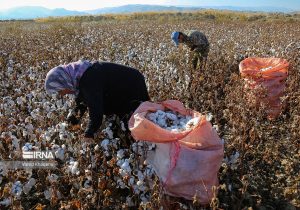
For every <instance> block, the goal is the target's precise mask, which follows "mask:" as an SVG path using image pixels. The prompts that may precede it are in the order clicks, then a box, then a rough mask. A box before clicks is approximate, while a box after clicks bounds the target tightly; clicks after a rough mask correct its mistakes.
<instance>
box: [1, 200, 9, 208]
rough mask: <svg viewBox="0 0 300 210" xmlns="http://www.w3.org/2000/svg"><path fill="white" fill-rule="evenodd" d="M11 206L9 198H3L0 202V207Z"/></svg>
mask: <svg viewBox="0 0 300 210" xmlns="http://www.w3.org/2000/svg"><path fill="white" fill-rule="evenodd" d="M10 204H11V201H10V199H9V198H5V199H4V200H3V201H0V206H5V207H8V206H9V205H10Z"/></svg>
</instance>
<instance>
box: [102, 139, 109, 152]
mask: <svg viewBox="0 0 300 210" xmlns="http://www.w3.org/2000/svg"><path fill="white" fill-rule="evenodd" d="M108 144H109V140H108V139H104V140H103V141H102V142H101V147H103V148H104V149H105V150H108V147H107V146H108Z"/></svg>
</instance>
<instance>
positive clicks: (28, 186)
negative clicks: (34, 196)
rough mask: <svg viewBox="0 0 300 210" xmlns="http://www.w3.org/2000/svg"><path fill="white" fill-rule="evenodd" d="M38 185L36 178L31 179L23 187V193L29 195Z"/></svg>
mask: <svg viewBox="0 0 300 210" xmlns="http://www.w3.org/2000/svg"><path fill="white" fill-rule="evenodd" d="M35 184H36V180H35V179H34V178H30V179H29V181H28V182H26V184H25V185H24V187H23V191H24V193H25V194H28V193H29V192H30V190H31V188H32V187H33V186H34V185H35Z"/></svg>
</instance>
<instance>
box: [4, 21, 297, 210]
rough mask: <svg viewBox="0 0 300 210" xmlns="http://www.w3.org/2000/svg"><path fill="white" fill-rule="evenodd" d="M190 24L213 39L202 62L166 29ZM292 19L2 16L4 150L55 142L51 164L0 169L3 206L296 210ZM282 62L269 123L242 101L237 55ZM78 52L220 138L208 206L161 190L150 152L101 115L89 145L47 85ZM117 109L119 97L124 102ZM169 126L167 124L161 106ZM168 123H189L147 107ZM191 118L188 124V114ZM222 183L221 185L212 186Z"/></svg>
mask: <svg viewBox="0 0 300 210" xmlns="http://www.w3.org/2000/svg"><path fill="white" fill-rule="evenodd" d="M188 29H198V30H200V31H203V32H204V33H205V34H206V35H207V37H208V39H209V41H210V43H211V50H210V53H209V56H208V62H207V65H206V66H205V68H204V69H203V70H202V71H194V70H192V68H191V67H190V64H189V63H190V62H189V50H188V49H187V48H185V47H179V48H175V46H173V43H172V42H171V38H170V35H171V33H172V31H174V30H178V31H185V30H188ZM299 38H300V23H299V22H280V21H278V22H276V21H273V22H217V21H178V22H172V21H166V22H157V21H153V22H152V21H129V20H128V21H109V22H61V23H57V22H55V23H35V22H3V23H0V68H1V71H0V140H1V141H0V159H1V161H4V160H5V161H13V160H15V161H16V160H21V159H22V151H26V152H29V151H40V150H48V151H52V152H53V153H54V155H55V160H56V162H57V167H56V169H52V170H51V169H47V170H44V169H18V170H9V169H7V168H5V167H4V166H2V165H1V168H0V209H18V210H19V209H26V210H27V209H51V210H52V209H248V208H249V209H251V208H252V209H296V208H300V176H299V174H300V150H299V148H300V140H299V137H300V39H299ZM251 56H258V57H282V58H285V59H287V60H288V61H289V62H290V69H289V76H288V79H287V81H286V88H285V92H286V94H285V97H283V98H282V100H284V101H285V102H286V103H285V106H284V109H283V111H282V113H281V115H280V117H278V118H277V119H275V120H268V119H267V118H266V113H265V110H264V109H263V108H257V107H253V106H251V104H250V103H248V99H247V98H246V94H245V93H246V90H245V89H244V82H243V80H242V78H241V76H240V75H239V69H238V64H239V62H240V61H241V60H243V59H244V58H246V57H251ZM79 59H88V60H104V61H111V62H116V63H120V64H126V65H129V66H132V67H135V68H137V69H139V70H140V71H141V72H142V73H143V74H144V75H145V78H146V82H147V86H148V90H149V93H150V97H151V99H152V100H153V101H163V100H166V99H177V100H180V101H182V102H183V103H184V104H185V105H186V106H187V107H190V108H191V109H194V110H197V111H198V112H200V113H202V114H206V115H207V119H209V120H210V121H211V123H212V124H213V127H214V128H215V129H216V130H217V132H218V135H219V136H220V138H221V139H222V140H223V143H224V147H225V151H224V152H225V155H224V160H223V164H222V167H221V169H220V171H219V181H220V185H219V186H218V188H217V189H215V196H214V198H213V200H212V201H211V203H210V204H209V205H206V206H203V205H201V203H199V202H198V201H197V197H195V199H194V200H192V201H188V200H184V199H182V198H175V197H170V196H166V195H165V194H164V191H163V188H162V185H161V183H160V181H159V179H158V177H157V176H156V175H155V172H154V170H153V168H152V167H151V165H150V164H148V163H147V161H145V157H146V155H147V151H149V150H154V149H155V144H149V143H145V142H143V141H134V140H133V138H132V137H131V136H130V133H129V132H128V131H126V129H125V128H124V125H125V124H126V123H125V124H124V122H122V121H120V120H119V119H118V118H117V117H116V116H106V117H105V119H104V122H103V124H102V126H101V129H99V132H98V133H97V137H96V138H95V141H94V143H93V144H92V145H86V144H85V143H83V142H82V141H81V140H82V134H83V131H84V129H85V125H86V121H87V116H84V120H83V121H82V124H81V126H78V127H72V126H71V125H68V124H67V122H66V117H67V115H68V113H69V111H70V109H71V108H72V107H73V106H74V97H73V96H71V95H66V96H65V97H63V98H57V97H58V96H57V95H52V96H49V95H47V94H46V92H45V90H44V79H45V76H46V73H47V72H48V71H49V70H50V69H51V68H53V67H55V66H57V65H59V64H63V63H69V62H73V61H77V60H79ZM120 106H122V105H121V104H120ZM166 114H167V115H168V116H167V117H168V119H172V120H173V121H178V122H177V124H172V126H173V127H172V126H171V125H166V124H167V123H166V122H165V121H164V122H163V121H162V118H159V116H158V115H166ZM148 117H149V118H151V119H152V121H156V122H158V121H159V123H161V124H162V127H164V126H165V127H168V129H170V130H172V129H187V128H186V126H187V125H190V126H192V124H193V123H195V122H190V121H189V120H196V121H197V119H191V117H190V118H184V119H183V118H182V117H180V119H178V118H179V117H178V116H176V114H174V113H165V112H163V113H162V112H161V113H158V114H156V115H155V114H153V115H151V116H148ZM188 121H189V122H188ZM217 191H218V193H217Z"/></svg>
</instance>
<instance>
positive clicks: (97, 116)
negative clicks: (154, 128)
mask: <svg viewBox="0 0 300 210" xmlns="http://www.w3.org/2000/svg"><path fill="white" fill-rule="evenodd" d="M148 100H149V96H148V91H147V87H146V84H145V78H144V76H143V75H142V74H141V73H140V72H139V71H138V70H136V69H134V68H131V67H128V66H124V65H120V64H115V63H109V62H96V63H94V64H93V65H92V66H91V67H89V68H88V69H87V70H86V72H85V73H84V74H83V75H82V77H81V79H80V81H79V95H78V96H77V98H76V107H75V109H74V112H75V113H76V114H78V112H79V113H80V116H81V117H82V115H83V114H84V112H85V111H86V109H87V108H88V110H89V122H88V126H87V128H86V130H85V137H89V138H92V137H93V136H94V133H95V132H96V131H97V130H98V129H99V127H100V126H101V123H102V118H103V114H104V115H110V114H117V115H119V116H124V115H126V114H129V113H131V112H133V111H134V110H135V109H136V108H137V107H138V105H139V103H140V102H142V101H148Z"/></svg>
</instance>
